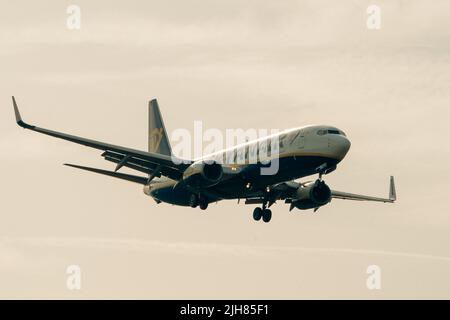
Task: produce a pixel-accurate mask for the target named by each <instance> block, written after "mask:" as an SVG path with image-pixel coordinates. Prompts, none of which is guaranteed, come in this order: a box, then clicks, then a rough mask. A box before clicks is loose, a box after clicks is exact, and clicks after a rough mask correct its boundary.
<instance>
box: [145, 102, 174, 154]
mask: <svg viewBox="0 0 450 320" xmlns="http://www.w3.org/2000/svg"><path fill="white" fill-rule="evenodd" d="M148 151H149V152H154V153H160V154H164V155H167V156H171V155H172V149H171V147H170V142H169V139H168V137H167V132H166V128H165V127H164V122H163V119H162V117H161V112H160V111H159V106H158V101H157V100H156V99H153V100H151V101H150V102H149V104H148Z"/></svg>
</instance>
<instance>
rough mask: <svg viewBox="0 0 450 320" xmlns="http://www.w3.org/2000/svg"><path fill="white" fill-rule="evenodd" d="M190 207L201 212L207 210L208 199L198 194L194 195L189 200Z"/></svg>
mask: <svg viewBox="0 0 450 320" xmlns="http://www.w3.org/2000/svg"><path fill="white" fill-rule="evenodd" d="M189 206H190V207H191V208H197V207H199V208H200V209H201V210H206V209H207V208H208V199H206V198H205V197H202V196H198V195H196V194H192V195H191V197H190V199H189Z"/></svg>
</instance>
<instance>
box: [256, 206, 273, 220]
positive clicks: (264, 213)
mask: <svg viewBox="0 0 450 320" xmlns="http://www.w3.org/2000/svg"><path fill="white" fill-rule="evenodd" d="M261 218H262V220H263V221H264V222H266V223H267V222H269V221H270V219H272V210H270V209H266V206H265V205H263V207H262V208H260V207H257V208H255V209H254V210H253V219H255V221H259V220H261Z"/></svg>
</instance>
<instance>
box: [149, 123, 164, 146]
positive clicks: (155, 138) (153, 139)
mask: <svg viewBox="0 0 450 320" xmlns="http://www.w3.org/2000/svg"><path fill="white" fill-rule="evenodd" d="M163 133H164V132H163V128H153V129H152V131H150V136H149V144H150V151H153V152H157V151H158V149H159V145H160V144H161V140H162V138H163Z"/></svg>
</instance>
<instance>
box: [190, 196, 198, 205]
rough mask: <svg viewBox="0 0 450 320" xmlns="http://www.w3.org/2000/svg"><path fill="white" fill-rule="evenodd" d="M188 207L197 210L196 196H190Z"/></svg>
mask: <svg viewBox="0 0 450 320" xmlns="http://www.w3.org/2000/svg"><path fill="white" fill-rule="evenodd" d="M189 205H190V206H191V208H197V206H198V196H197V195H196V194H192V195H191V197H190V198H189Z"/></svg>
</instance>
